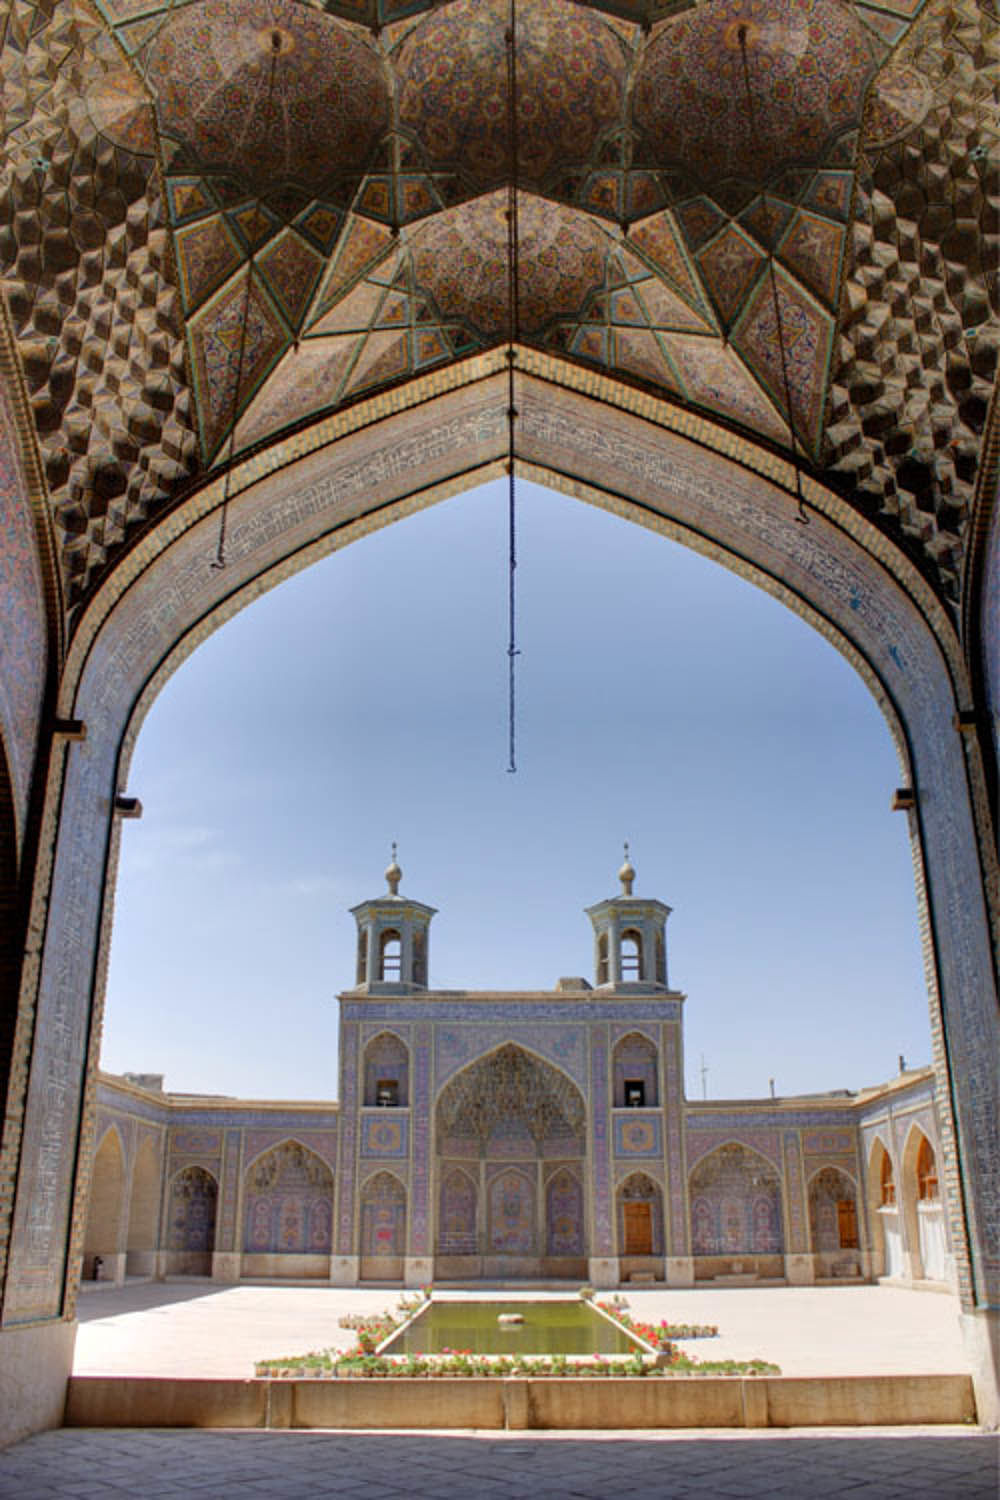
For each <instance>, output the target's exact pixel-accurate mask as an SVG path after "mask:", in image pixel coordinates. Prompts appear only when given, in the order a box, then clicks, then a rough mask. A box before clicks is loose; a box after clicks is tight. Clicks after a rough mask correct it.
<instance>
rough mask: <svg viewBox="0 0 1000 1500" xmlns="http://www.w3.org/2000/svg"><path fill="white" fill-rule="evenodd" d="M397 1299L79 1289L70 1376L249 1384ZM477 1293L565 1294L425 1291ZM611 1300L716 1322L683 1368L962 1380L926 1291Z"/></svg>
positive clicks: (150, 1286)
mask: <svg viewBox="0 0 1000 1500" xmlns="http://www.w3.org/2000/svg"><path fill="white" fill-rule="evenodd" d="M567 1290H569V1289H567ZM400 1295H401V1294H400V1291H399V1289H398V1288H388V1287H385V1288H377V1287H363V1288H355V1287H331V1286H270V1285H254V1284H249V1283H243V1284H241V1285H239V1286H226V1287H220V1286H219V1285H218V1284H217V1283H212V1282H209V1281H187V1282H179V1281H178V1282H166V1283H163V1282H160V1283H155V1282H153V1283H144V1284H140V1285H132V1286H126V1287H124V1288H120V1289H119V1288H112V1287H107V1288H105V1287H97V1288H94V1289H92V1290H90V1289H88V1290H87V1291H85V1293H84V1295H83V1296H81V1298H80V1301H79V1316H80V1325H81V1326H80V1330H79V1333H78V1336H77V1344H76V1358H75V1362H74V1367H73V1368H74V1373H75V1374H77V1375H161V1376H185V1375H187V1376H190V1375H199V1376H208V1375H213V1376H221V1377H232V1376H247V1375H252V1374H253V1366H254V1361H255V1360H257V1359H268V1358H274V1357H277V1356H280V1355H289V1354H305V1353H308V1352H309V1351H310V1350H312V1349H325V1348H337V1349H346V1348H349V1347H351V1346H352V1345H353V1343H354V1336H353V1335H352V1334H351V1333H349V1332H348V1331H347V1330H345V1329H342V1328H340V1327H339V1326H338V1324H339V1319H340V1318H341V1317H342V1316H343V1315H344V1314H345V1313H373V1312H379V1311H382V1310H383V1309H390V1310H391V1309H393V1308H394V1307H395V1305H396V1303H397V1301H398V1299H399V1297H400ZM484 1295H487V1296H488V1295H492V1296H499V1295H502V1296H503V1297H504V1298H505V1299H516V1298H517V1297H519V1296H530V1297H539V1296H553V1295H563V1296H565V1295H566V1292H565V1291H564V1292H562V1293H553V1292H526V1291H515V1290H511V1289H509V1288H507V1287H505V1288H504V1289H503V1291H502V1293H500V1292H498V1291H496V1290H491V1289H490V1288H482V1289H478V1290H475V1291H461V1292H452V1291H441V1292H438V1291H437V1290H436V1291H435V1296H447V1297H458V1298H463V1297H464V1298H469V1299H475V1298H480V1299H481V1298H482V1297H483V1296H484ZM623 1295H625V1296H626V1297H627V1300H628V1303H629V1308H630V1311H631V1313H632V1315H633V1316H634V1317H635V1318H637V1319H640V1320H644V1321H650V1322H659V1320H660V1319H661V1318H667V1319H669V1320H670V1321H672V1322H677V1323H713V1324H716V1325H717V1326H718V1327H719V1330H720V1336H719V1337H718V1338H714V1339H695V1340H691V1341H688V1342H685V1343H684V1344H683V1345H682V1347H683V1348H685V1350H686V1351H687V1352H689V1353H691V1354H693V1355H694V1356H695V1357H696V1358H704V1359H754V1358H760V1359H768V1360H771V1361H773V1362H774V1363H775V1364H777V1365H780V1367H781V1369H782V1372H783V1373H784V1374H785V1375H921V1374H927V1373H932V1372H933V1373H939V1374H966V1373H968V1372H969V1363H968V1360H967V1359H966V1356H965V1352H964V1349H963V1347H962V1339H961V1333H960V1329H959V1323H958V1302H957V1300H956V1299H955V1298H953V1297H951V1296H945V1295H943V1294H939V1293H933V1292H919V1291H909V1290H906V1289H903V1288H894V1287H879V1286H849V1287H727V1288H723V1289H719V1288H704V1289H703V1288H700V1287H699V1288H693V1289H691V1290H686V1289H685V1290H678V1291H667V1290H664V1289H660V1288H641V1289H640V1288H637V1289H635V1290H632V1289H630V1288H629V1289H626V1290H625V1292H624V1293H623Z"/></svg>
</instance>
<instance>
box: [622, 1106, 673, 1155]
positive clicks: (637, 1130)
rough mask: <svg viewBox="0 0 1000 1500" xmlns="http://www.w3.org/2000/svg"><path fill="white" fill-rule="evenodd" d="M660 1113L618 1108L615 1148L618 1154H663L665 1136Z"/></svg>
mask: <svg viewBox="0 0 1000 1500" xmlns="http://www.w3.org/2000/svg"><path fill="white" fill-rule="evenodd" d="M660 1127H661V1117H660V1115H659V1113H656V1114H652V1113H650V1112H648V1111H640V1110H637V1109H630V1110H626V1111H624V1113H623V1112H621V1111H618V1110H616V1111H615V1116H614V1150H615V1155H616V1156H651V1157H662V1156H663V1138H662V1131H661V1128H660Z"/></svg>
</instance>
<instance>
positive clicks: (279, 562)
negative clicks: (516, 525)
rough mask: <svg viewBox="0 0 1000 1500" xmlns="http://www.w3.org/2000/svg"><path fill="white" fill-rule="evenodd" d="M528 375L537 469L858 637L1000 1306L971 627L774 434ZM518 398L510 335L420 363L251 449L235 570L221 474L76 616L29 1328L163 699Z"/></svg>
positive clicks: (972, 1243) (62, 696)
mask: <svg viewBox="0 0 1000 1500" xmlns="http://www.w3.org/2000/svg"><path fill="white" fill-rule="evenodd" d="M517 367H518V423H517V462H518V468H519V471H520V472H521V473H522V474H524V475H526V476H528V477H531V478H534V479H537V480H538V481H540V482H542V483H550V484H553V485H555V486H556V487H558V488H561V489H563V490H566V491H569V492H571V493H573V494H575V495H577V496H579V497H580V498H581V499H585V500H588V501H591V502H593V503H595V504H599V505H602V506H604V507H606V508H608V509H610V510H613V511H614V512H615V513H617V514H620V515H622V516H625V517H627V518H629V519H632V520H634V521H636V522H638V523H639V524H642V525H644V526H645V527H647V528H648V529H649V530H651V531H654V532H660V533H662V534H663V535H666V536H669V537H672V538H674V539H676V540H679V541H681V542H684V543H685V544H687V545H690V546H693V547H695V548H697V549H698V550H700V551H702V552H703V553H705V554H706V555H708V556H710V557H713V558H714V559H716V560H717V561H719V562H722V563H724V564H725V565H727V566H729V567H731V568H733V569H734V570H735V571H736V572H738V573H739V574H740V575H741V576H742V577H744V578H747V579H749V580H751V581H753V582H755V583H757V584H759V585H760V586H762V587H764V588H766V589H767V590H768V591H769V592H771V593H772V594H774V595H775V596H776V597H777V598H779V599H781V600H782V601H783V602H784V603H786V604H787V605H788V606H789V607H790V608H792V609H793V610H795V611H796V612H797V613H799V614H800V615H801V616H802V617H803V618H804V619H806V620H807V621H808V622H810V623H811V624H812V625H814V626H815V628H816V629H817V630H818V631H820V633H821V634H823V635H824V636H825V637H826V638H827V639H829V640H831V641H832V642H833V643H834V644H835V645H836V646H837V648H838V649H839V650H841V651H842V652H843V654H844V655H845V656H846V657H847V659H848V660H849V661H850V662H851V663H852V664H853V665H854V667H855V668H856V669H857V671H858V672H859V673H860V674H861V676H862V677H863V679H864V680H865V682H866V683H867V685H868V686H869V688H870V689H871V691H872V693H873V695H874V696H875V698H876V700H877V702H878V703H879V705H880V707H881V709H882V711H883V713H884V714H885V717H886V720H887V722H888V724H889V727H890V730H891V732H892V733H893V735H894V737H895V741H896V744H897V747H898V750H899V755H900V762H901V770H900V776H901V784H903V785H906V786H909V787H915V788H916V789H917V792H916V798H915V804H914V807H913V810H912V812H911V813H910V814H909V819H910V828H911V832H912V836H913V841H914V856H915V865H916V869H917V875H918V889H919V893H920V901H921V903H922V910H923V914H924V916H923V920H922V923H921V928H922V932H923V933H924V938H925V944H926V959H927V973H928V976H929V988H930V1007H931V1028H932V1040H933V1050H934V1060H935V1064H936V1067H937V1070H938V1079H939V1090H938V1095H939V1098H940V1099H941V1100H942V1108H943V1109H944V1111H945V1113H946V1114H947V1115H950V1114H951V1111H952V1105H953V1103H954V1119H950V1118H949V1119H947V1120H946V1122H945V1123H946V1127H947V1128H945V1129H944V1130H943V1131H942V1154H943V1163H942V1165H943V1176H944V1178H945V1179H946V1181H947V1185H948V1190H949V1193H950V1195H952V1196H953V1197H954V1199H955V1201H956V1202H957V1201H959V1199H960V1197H961V1201H962V1203H963V1206H964V1211H965V1212H964V1224H965V1226H966V1234H965V1236H963V1240H962V1243H960V1244H959V1245H957V1246H956V1247H955V1252H956V1264H957V1269H958V1280H959V1288H960V1292H961V1295H962V1297H963V1299H964V1306H965V1307H966V1309H967V1310H972V1309H973V1308H974V1307H982V1308H984V1309H985V1308H988V1307H990V1306H993V1307H995V1306H997V1305H1000V1270H998V1269H997V1268H998V1267H1000V1212H998V1205H997V1203H996V1201H995V1192H996V1189H995V1178H994V1163H995V1160H996V1155H997V1142H996V1135H997V1123H996V1122H997V1120H998V1118H1000V1097H998V1096H1000V1084H998V1079H997V1070H996V1067H995V1056H996V1049H995V1045H994V1042H995V1038H996V1035H997V1017H996V988H997V986H996V973H995V968H994V962H993V953H992V947H991V941H990V920H989V916H988V911H987V889H989V890H990V891H992V892H993V893H994V895H995V892H996V882H997V863H996V848H995V840H994V837H993V832H992V828H991V825H990V817H989V806H988V799H987V796H986V783H985V778H984V773H983V766H982V762H981V757H980V751H979V746H978V741H977V740H976V738H975V737H974V736H969V735H960V734H957V733H955V730H954V723H955V721H956V716H957V715H963V714H964V715H967V714H968V713H969V712H970V711H971V709H972V707H973V703H974V697H973V691H972V685H971V683H970V680H969V676H968V671H967V668H966V665H965V661H964V658H963V654H962V649H961V644H960V642H959V639H958V636H957V633H956V630H955V627H954V624H953V622H952V621H951V619H950V618H949V616H948V615H947V614H946V612H945V610H944V608H943V606H942V605H941V604H940V602H939V601H938V600H937V598H936V596H934V594H933V593H932V591H931V589H930V588H929V586H928V585H927V584H926V583H925V582H924V580H923V579H922V577H921V576H920V574H919V573H918V571H917V570H916V569H915V568H914V567H913V566H912V565H911V564H910V563H909V561H908V560H907V559H906V557H905V556H904V555H903V553H902V552H901V551H899V550H898V549H897V548H894V547H893V546H892V545H891V544H890V543H887V541H886V539H885V537H884V536H883V535H882V534H881V533H879V532H878V531H877V530H876V529H875V528H874V527H872V526H871V525H869V523H868V522H867V521H865V520H864V519H863V518H862V517H861V516H860V515H859V514H858V512H857V510H855V509H854V508H853V507H851V506H850V505H849V504H847V503H846V502H843V501H841V500H840V499H839V497H838V496H837V495H836V494H835V493H833V492H832V491H830V490H828V489H826V488H824V487H823V486H822V485H821V484H819V483H818V482H815V481H814V480H812V479H811V478H810V477H808V476H807V477H806V478H805V480H804V493H805V498H806V501H807V504H808V516H809V524H808V525H798V524H796V522H795V509H796V507H795V500H794V488H795V486H794V475H793V472H792V469H791V466H790V465H789V463H788V462H787V460H786V459H784V458H782V457H780V456H778V455H776V454H775V453H773V452H771V451H769V450H768V449H767V448H766V447H765V446H762V445H760V444H757V443H754V442H752V441H750V440H748V439H746V438H745V437H741V436H738V435H734V434H733V433H732V432H731V431H729V430H727V429H725V428H723V427H722V426H720V425H718V424H715V423H713V422H711V421H709V420H708V419H707V418H702V417H698V416H695V415H693V414H692V413H691V412H690V411H687V410H683V409H681V408H679V407H676V406H674V405H673V404H672V403H671V402H670V401H667V400H659V399H655V398H653V397H652V396H649V395H648V394H644V393H642V392H639V391H637V390H634V389H630V388H628V387H626V386H623V385H621V384H619V383H617V382H616V381H614V380H612V379H610V378H608V379H606V378H604V377H601V376H598V375H595V374H594V373H593V372H592V371H587V372H581V371H580V370H579V369H577V368H576V367H575V366H574V365H572V364H571V363H569V362H565V361H561V360H560V359H559V358H558V357H556V356H554V355H550V354H543V353H541V352H538V351H535V350H532V349H528V348H519V349H518V351H517ZM507 406H508V391H507V379H506V363H505V360H504V358H503V351H502V350H499V349H498V350H496V351H493V352H491V353H489V354H485V355H482V356H477V357H475V358H472V359H470V360H468V361H466V362H465V363H461V362H459V363H456V364H455V365H454V366H452V367H450V368H449V371H448V379H447V380H446V381H444V382H442V380H441V376H440V373H438V374H435V375H433V376H428V377H426V378H424V377H421V378H418V379H415V380H413V381H411V382H410V383H408V384H407V385H406V386H405V387H402V386H401V387H400V388H399V390H396V391H393V392H392V396H391V400H389V399H388V398H385V397H382V396H373V397H371V398H370V399H366V400H359V401H357V402H356V403H355V404H354V405H352V406H350V407H349V408H347V409H345V410H344V411H341V412H338V413H336V414H335V415H333V416H331V417H329V418H323V419H320V420H318V421H316V422H315V423H314V424H313V425H312V426H310V427H309V428H307V429H304V430H303V431H302V432H299V433H297V434H296V435H295V436H294V438H292V439H289V440H287V441H286V440H284V439H281V440H278V441H276V442H274V443H273V444H271V445H270V446H269V447H266V448H263V449H261V450H260V451H259V452H256V453H253V454H251V455H249V456H248V457H247V458H246V459H245V460H241V461H240V462H238V463H237V464H236V466H235V468H234V471H233V475H232V482H231V488H230V492H229V494H228V508H229V528H228V538H229V540H228V547H227V566H226V568H225V569H223V570H221V571H219V572H213V571H212V570H211V569H210V568H209V567H208V562H209V561H210V559H211V558H212V557H213V556H214V552H215V545H216V539H217V530H218V519H219V517H218V511H219V507H220V506H221V504H222V501H223V498H224V495H223V487H224V482H223V478H222V476H221V475H218V476H215V477H213V478H211V479H209V480H208V481H207V482H206V483H205V484H203V485H202V486H201V487H200V488H197V489H195V490H193V491H192V492H191V494H190V495H189V496H188V497H186V498H185V500H184V501H182V502H181V503H180V504H179V505H178V506H176V507H175V508H174V509H173V510H171V511H170V512H169V513H168V514H167V515H166V516H165V518H164V519H163V520H162V521H158V522H154V523H153V524H151V525H150V526H149V527H148V529H147V530H146V532H145V533H144V534H143V535H142V536H141V537H140V538H139V539H138V540H137V541H136V543H135V545H134V546H132V547H131V549H130V551H129V552H128V566H127V567H117V568H113V569H111V570H110V571H109V574H108V576H107V578H106V580H105V581H104V582H103V583H102V584H101V585H100V586H99V587H97V588H96V589H95V591H94V593H93V595H92V597H91V598H90V600H89V601H88V604H87V606H86V608H85V610H84V611H83V612H82V614H81V615H80V617H79V619H78V620H77V621H76V630H75V634H74V638H73V640H72V642H71V644H70V647H69V650H68V653H67V657H66V661H65V666H64V670H63V673H62V678H61V685H60V690H59V697H58V704H57V709H58V712H59V714H60V715H61V716H64V717H65V718H67V719H69V718H75V719H79V720H82V721H83V722H85V723H86V725H87V739H86V741H85V742H83V743H80V744H74V745H73V746H72V747H71V749H70V750H69V751H67V750H66V747H65V746H64V747H62V748H61V749H60V751H59V753H58V755H57V756H56V757H55V760H54V762H53V768H52V773H51V775H50V777H49V780H48V783H47V785H46V790H45V798H44V806H43V808H42V813H41V817H42V819H43V822H44V824H45V826H46V828H47V830H48V833H47V835H46V837H47V844H46V857H45V858H42V859H40V860H39V862H38V867H37V873H36V878H35V884H34V889H33V893H32V907H31V920H32V922H33V924H34V926H35V929H36V930H37V931H39V932H41V933H44V935H45V936H44V944H43V949H42V953H41V957H40V962H39V963H38V964H37V965H36V964H32V965H30V966H29V967H28V968H26V970H25V974H24V982H23V985H22V990H21V994H20V997H19V1006H20V1008H21V1014H22V1016H23V1017H25V1018H30V1017H31V1016H33V1015H37V1016H38V1017H39V1023H38V1026H37V1028H36V1033H35V1049H36V1050H35V1054H34V1055H35V1059H36V1063H35V1064H33V1065H32V1066H31V1067H30V1069H29V1070H28V1071H27V1073H26V1080H27V1081H26V1082H24V1083H22V1082H21V1080H20V1078H19V1079H18V1080H17V1083H16V1090H17V1096H16V1097H14V1098H12V1100H11V1101H9V1105H8V1120H9V1121H10V1122H11V1124H10V1128H9V1130H8V1140H7V1146H8V1150H13V1151H14V1152H18V1151H19V1150H20V1142H21V1140H22V1138H23V1140H24V1142H25V1143H26V1144H25V1150H24V1152H23V1155H22V1157H21V1159H20V1164H19V1169H18V1190H17V1200H16V1203H15V1205H14V1215H13V1228H12V1236H11V1252H10V1260H9V1269H8V1278H7V1283H6V1291H5V1305H4V1312H5V1317H7V1318H8V1319H9V1320H13V1321H25V1320H27V1319H28V1318H35V1319H44V1318H46V1317H57V1316H59V1315H60V1312H61V1310H62V1308H63V1307H64V1305H67V1306H70V1307H71V1306H72V1286H71V1285H70V1287H69V1288H68V1289H67V1288H66V1286H65V1284H64V1270H63V1267H64V1266H65V1265H67V1264H68V1265H70V1266H72V1265H73V1264H74V1261H75V1256H74V1254H73V1253H71V1254H70V1255H69V1257H68V1259H67V1257H66V1255H65V1245H66V1240H67V1238H68V1237H69V1235H70V1224H71V1222H72V1203H71V1197H72V1187H73V1182H74V1163H75V1157H76V1152H77V1142H78V1132H77V1125H78V1121H79V1119H80V1114H81V1097H82V1090H83V1084H84V1078H85V1075H86V1073H87V1069H88V1066H89V1067H93V1066H95V1065H96V1055H94V1056H90V1057H89V1060H88V1053H87V1050H86V1046H85V1038H86V1037H87V1036H88V1035H91V1034H94V1032H95V1028H94V1027H92V1026H91V1025H90V1024H89V1018H88V1013H89V1008H90V1005H91V1003H92V1001H93V1002H94V1003H96V1004H97V1006H98V1009H99V1008H100V1004H101V985H102V978H101V976H102V974H103V972H104V959H103V956H102V950H106V946H107V943H108V940H109V935H110V912H111V892H112V888H113V883H114V875H115V869H116V857H117V831H116V830H117V825H116V824H115V823H114V821H113V815H112V809H113V807H114V799H115V793H116V792H117V791H118V790H120V789H122V788H123V787H124V785H125V781H126V777H127V771H128V764H129V757H130V754H131V748H132V745H133V743H134V739H135V735H136V733H137V732H138V727H139V725H140V723H141V721H142V717H143V715H144V713H145V711H146V709H147V708H148V706H149V704H150V703H151V702H152V701H153V699H154V697H155V696H156V693H157V692H158V691H159V688H160V687H161V686H162V684H163V683H164V682H165V681H166V680H167V678H168V677H169V676H170V674H171V673H172V672H173V671H174V670H176V667H177V665H178V664H179V663H180V662H181V661H182V660H183V659H184V657H185V656H186V655H187V654H188V653H189V652H190V651H192V650H193V649H194V648H195V647H196V646H197V644H198V643H199V642H200V641H201V640H203V639H204V638H205V637H206V636H207V635H208V634H209V633H210V632H211V631H212V630H214V629H215V628H217V627H218V626H219V625H220V624H222V623H224V621H225V620H226V619H228V618H229V617H230V616H231V615H232V614H233V613H235V612H236V611H237V610H238V609H239V608H241V607H242V606H243V605H244V604H246V603H248V602H249V601H250V600H251V599H252V598H254V597H256V595H258V594H259V593H260V592H262V591H263V590H264V589H267V588H269V587H271V586H273V585H274V584H276V583H278V582H280V581H281V580H282V579H283V578H285V577H287V576H289V575H290V574H291V573H293V572H295V571H296V570H298V569H299V568H301V567H304V566H306V565H307V564H308V563H309V562H310V561H312V560H313V559H315V558H316V557H319V556H321V555H324V554H325V553H327V552H329V551H331V550H332V549H334V548H337V547H343V546H345V545H347V544H348V543H349V542H350V541H351V540H353V539H354V538H355V537H357V536H360V535H363V534H365V533H366V532H368V531H370V530H371V529H372V528H373V526H376V525H382V524H387V523H389V522H391V521H392V520H394V519H396V518H397V517H398V516H400V515H403V514H406V513H407V512H408V511H411V510H413V509H416V508H419V507H421V506H423V505H426V504H429V503H431V502H432V501H433V500H435V499H437V498H441V497H443V496H445V495H447V494H452V493H455V492H456V491H457V490H459V489H462V488H465V487H468V486H471V485H472V484H475V483H478V482H480V481H481V480H483V479H484V478H489V477H493V476H494V475H496V474H498V473H499V472H500V471H501V466H502V464H503V461H504V456H505V452H506V445H507ZM387 453H391V454H392V455H393V461H392V462H391V463H390V462H386V454H387ZM653 650H654V652H655V643H654V644H653ZM652 659H653V660H655V655H654V656H653V657H652ZM52 850H54V857H53V858H52V860H51V862H50V861H49V859H48V857H47V855H48V852H51V851H52ZM50 914H51V918H52V919H51V920H49V916H50ZM96 1029H99V1027H98V1028H96ZM946 1035H947V1046H946V1045H945V1036H946ZM984 1039H985V1040H984ZM42 1058H45V1059H46V1062H45V1066H44V1067H43V1066H42V1063H41V1059H42ZM52 1068H55V1070H56V1071H57V1072H58V1075H59V1077H60V1078H62V1079H64V1080H66V1083H65V1085H64V1086H63V1087H61V1088H60V1089H59V1090H58V1091H56V1092H55V1093H53V1092H52V1091H51V1090H49V1089H48V1088H47V1079H48V1078H50V1077H51V1076H52ZM43 1118H44V1120H45V1123H46V1128H47V1130H48V1132H49V1138H50V1139H52V1140H55V1141H57V1142H58V1143H59V1149H58V1151H56V1152H55V1154H51V1153H50V1154H49V1155H47V1156H46V1158H45V1159H44V1164H43V1159H42V1156H41V1155H40V1153H39V1152H38V1151H37V1150H36V1149H35V1147H34V1145H33V1144H32V1143H34V1142H36V1141H38V1140H39V1139H40V1138H41V1130H42V1122H43ZM952 1127H954V1128H953V1129H952ZM953 1143H954V1144H953ZM959 1163H961V1184H960V1181H959ZM43 1174H44V1177H45V1181H47V1182H51V1183H53V1184H54V1186H53V1187H52V1188H51V1189H46V1188H44V1184H43ZM82 1175H83V1174H81V1190H82ZM39 1205H42V1206H41V1207H39ZM29 1215H30V1216H31V1219H30V1222H31V1233H30V1234H29V1233H28V1222H29ZM79 1248H81V1247H80V1246H79V1245H77V1244H76V1243H75V1242H74V1243H73V1244H72V1245H71V1251H75V1250H78V1249H79ZM67 1290H68V1292H69V1302H68V1303H66V1304H64V1294H65V1293H66V1291H67ZM980 1324H981V1326H982V1327H983V1328H985V1326H986V1320H985V1315H984V1318H983V1319H980ZM985 1337H986V1336H985V1335H983V1336H982V1338H983V1340H985ZM984 1347H985V1342H984Z"/></svg>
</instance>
